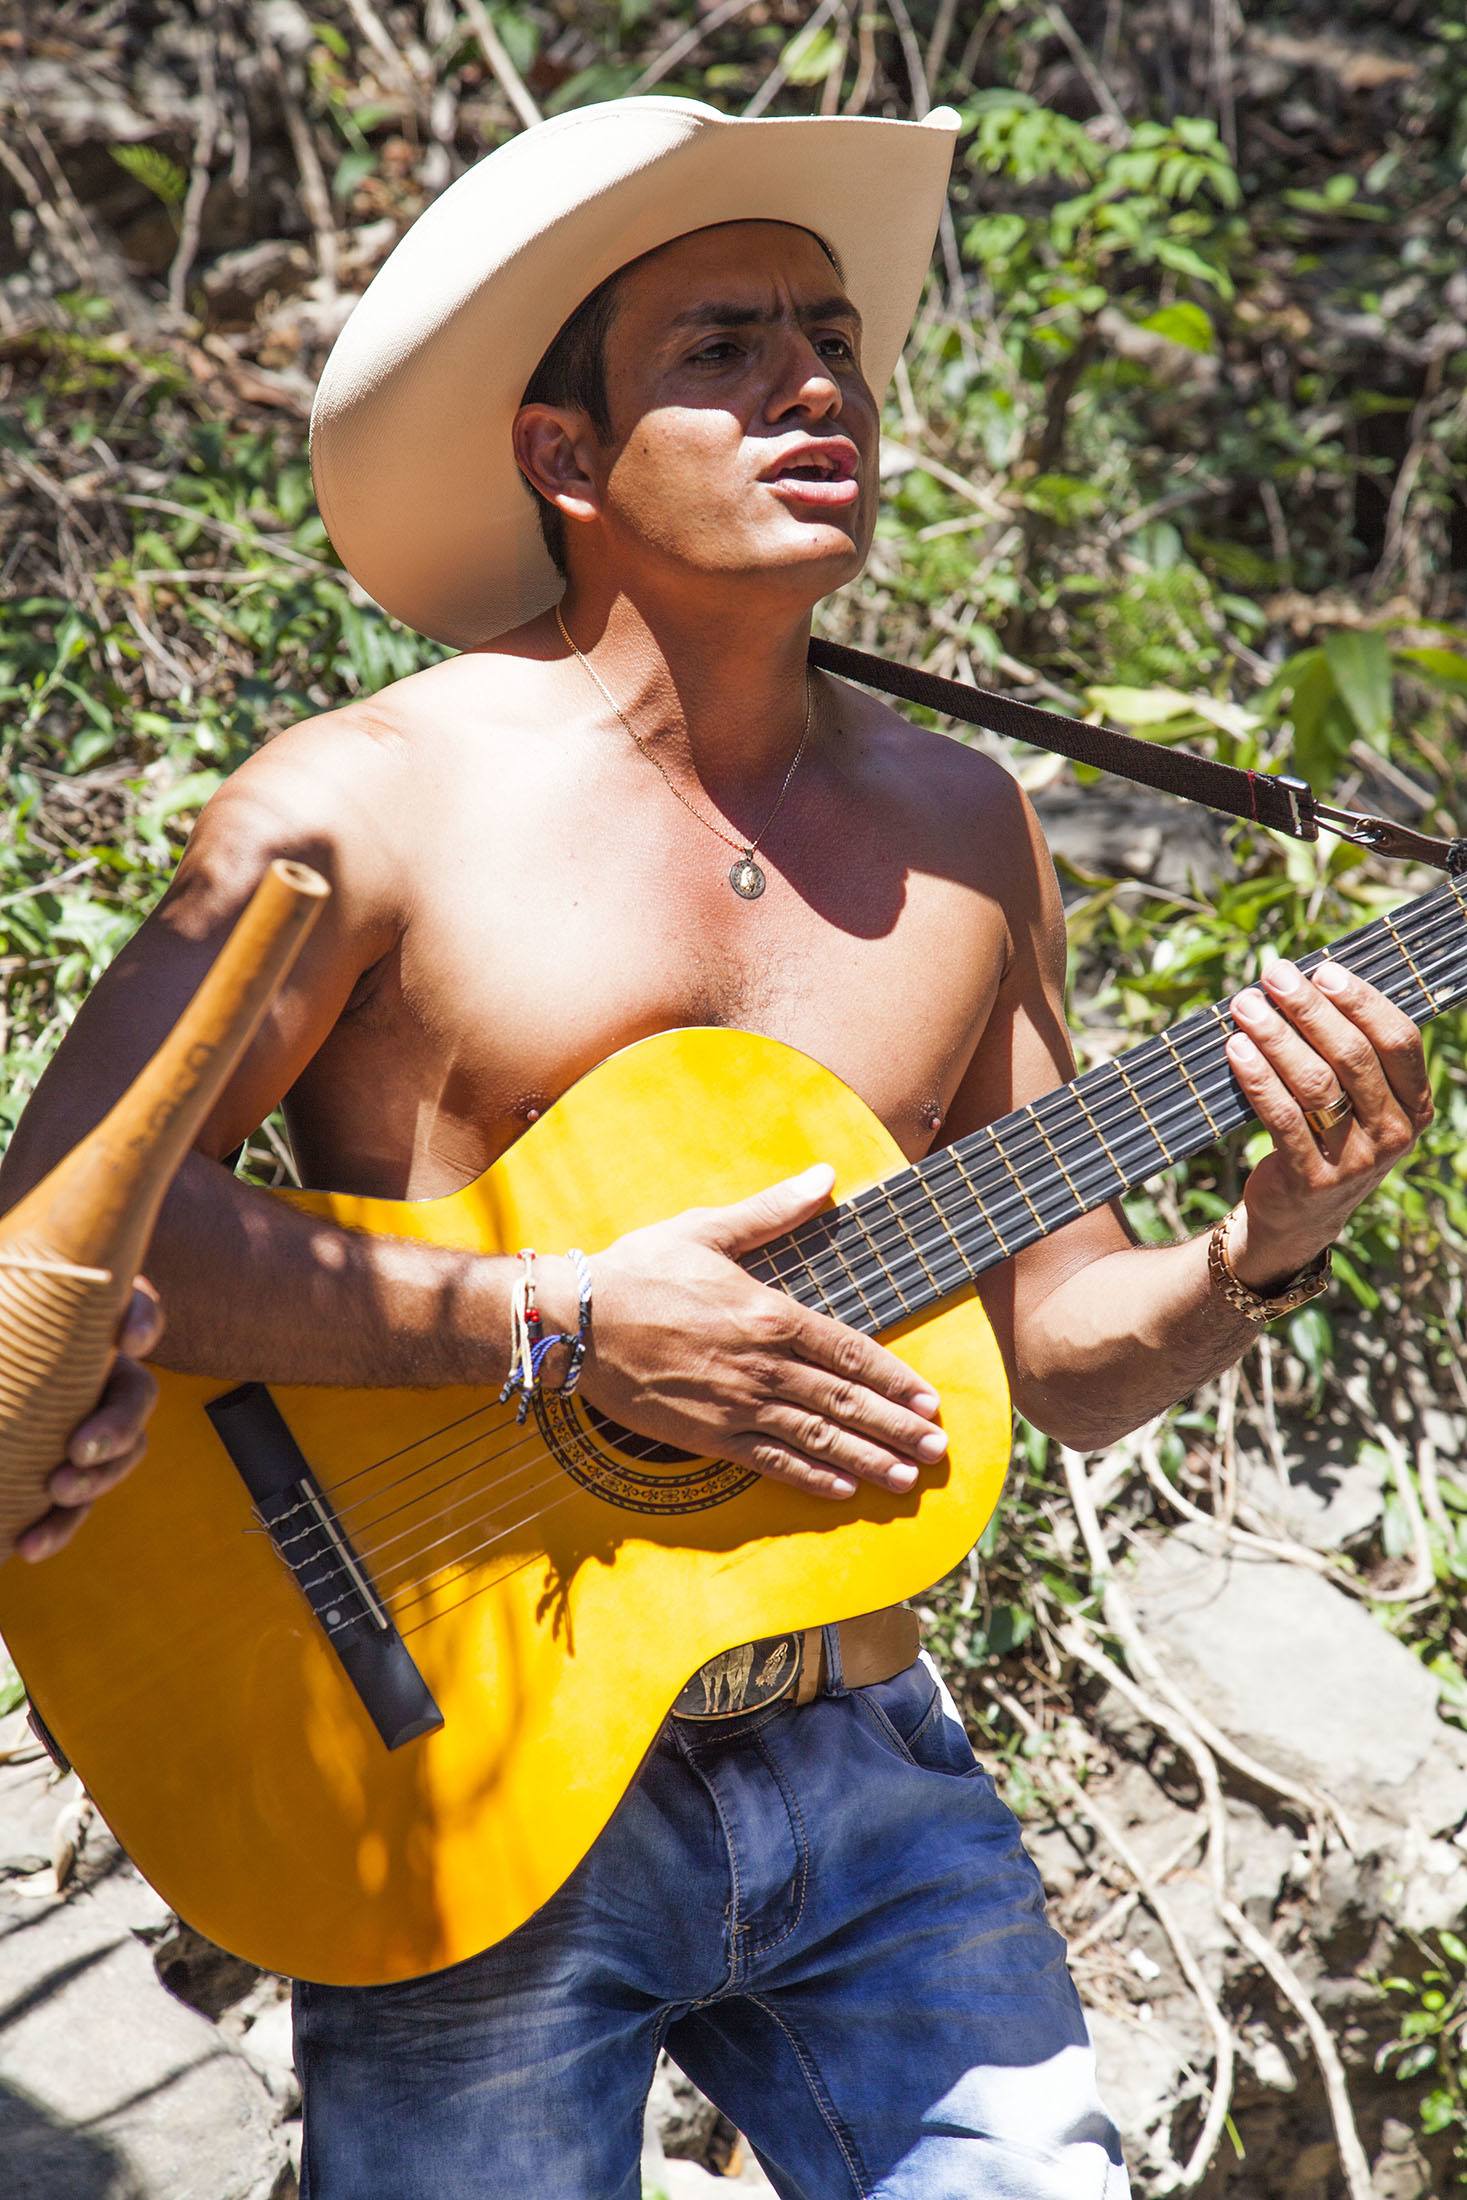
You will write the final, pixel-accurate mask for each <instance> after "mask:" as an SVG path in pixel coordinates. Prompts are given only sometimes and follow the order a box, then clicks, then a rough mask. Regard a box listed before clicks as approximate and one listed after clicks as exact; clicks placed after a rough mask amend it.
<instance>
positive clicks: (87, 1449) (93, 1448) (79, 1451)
mask: <svg viewBox="0 0 1467 2200" xmlns="http://www.w3.org/2000/svg"><path fill="white" fill-rule="evenodd" d="M102 1451H103V1443H102V1439H101V1437H100V1436H88V1437H87V1438H86V1440H85V1441H84V1442H83V1443H80V1444H78V1445H77V1447H76V1463H77V1465H78V1466H79V1467H94V1466H95V1465H96V1464H97V1461H98V1460H99V1459H100V1458H101V1456H102Z"/></svg>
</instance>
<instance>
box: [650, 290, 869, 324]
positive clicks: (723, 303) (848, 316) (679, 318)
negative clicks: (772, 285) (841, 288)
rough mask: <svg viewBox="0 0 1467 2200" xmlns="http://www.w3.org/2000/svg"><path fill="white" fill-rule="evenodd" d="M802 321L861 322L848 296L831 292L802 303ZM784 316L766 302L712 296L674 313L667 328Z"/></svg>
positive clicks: (762, 320) (771, 319)
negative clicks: (741, 301)
mask: <svg viewBox="0 0 1467 2200" xmlns="http://www.w3.org/2000/svg"><path fill="white" fill-rule="evenodd" d="M799 317H800V319H801V320H802V321H854V322H855V324H856V327H857V328H860V326H861V316H860V314H859V313H858V312H857V311H856V309H855V307H854V306H853V305H852V304H851V301H850V299H849V298H843V297H840V296H838V295H835V294H832V295H831V296H830V297H828V298H817V299H816V300H815V302H814V304H813V305H808V306H801V307H800V308H799ZM782 318H783V316H782V315H781V314H780V313H778V312H776V311H775V310H773V309H772V308H771V307H769V306H751V305H742V304H739V303H738V302H737V301H735V300H733V299H719V298H711V299H708V300H706V301H704V302H703V303H702V304H700V305H696V306H688V307H686V308H685V309H684V310H683V312H681V313H676V314H674V315H673V317H672V319H671V320H670V321H669V322H668V324H667V325H668V328H669V330H676V329H687V328H707V327H709V326H710V325H714V326H717V327H719V328H765V327H768V326H770V325H771V324H772V323H773V322H775V321H778V320H781V319H782Z"/></svg>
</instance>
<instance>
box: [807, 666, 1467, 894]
mask: <svg viewBox="0 0 1467 2200" xmlns="http://www.w3.org/2000/svg"><path fill="white" fill-rule="evenodd" d="M810 663H811V664H812V665H814V666H815V667H816V668H817V669H818V670H820V671H824V672H834V673H836V674H838V675H839V676H840V677H841V678H842V679H846V680H857V681H859V682H860V683H861V685H862V686H863V687H873V688H880V689H881V690H882V691H883V692H884V693H885V694H887V695H895V696H898V697H899V698H900V699H901V700H902V701H903V702H905V703H917V704H919V705H920V706H921V707H922V708H923V709H924V710H935V711H940V712H942V714H943V715H944V716H945V717H948V718H957V719H961V721H962V722H963V724H964V725H969V726H983V727H985V728H987V730H988V731H989V732H991V733H999V734H1003V735H1004V736H1005V737H1006V738H1007V739H1009V740H1012V741H1027V742H1028V743H1029V744H1030V746H1031V747H1032V748H1036V749H1050V750H1053V752H1054V753H1055V754H1056V755H1057V756H1068V757H1070V758H1072V759H1073V760H1074V761H1075V762H1076V763H1078V764H1091V765H1093V766H1094V767H1095V769H1096V770H1097V771H1103V772H1114V773H1116V774H1118V776H1119V777H1121V778H1122V779H1131V780H1134V781H1136V783H1137V784H1138V785H1139V786H1143V787H1156V788H1159V789H1160V790H1161V792H1162V793H1163V794H1174V795H1180V796H1181V798H1182V799H1183V800H1184V801H1186V802H1202V803H1205V804H1206V806H1207V807H1208V808H1209V809H1211V810H1223V811H1226V812H1227V813H1228V814H1229V815H1230V816H1232V817H1245V818H1247V819H1248V820H1249V822H1250V823H1252V824H1254V825H1266V826H1267V827H1268V829H1269V830H1270V832H1275V833H1287V834H1288V835H1289V836H1290V838H1291V839H1293V840H1317V839H1318V838H1319V828H1320V826H1321V825H1323V826H1324V828H1325V830H1326V831H1327V832H1332V833H1338V834H1339V836H1340V837H1341V839H1343V840H1353V841H1355V842H1356V843H1357V845H1358V846H1360V847H1362V848H1370V849H1373V850H1374V851H1375V853H1376V854H1377V855H1384V856H1400V857H1404V858H1406V859H1408V860H1409V861H1411V862H1414V863H1433V864H1436V865H1437V866H1438V868H1439V869H1441V870H1444V871H1450V872H1452V873H1454V874H1455V875H1462V874H1464V873H1467V839H1455V840H1444V839H1441V838H1439V837H1438V836H1437V835H1436V834H1433V833H1419V832H1417V831H1415V830H1414V829H1413V828H1412V827H1411V826H1409V825H1398V824H1396V822H1395V821H1394V819H1392V818H1388V817H1373V816H1371V815H1370V814H1369V813H1368V812H1365V811H1360V810H1339V809H1335V808H1334V807H1333V806H1332V805H1331V804H1330V803H1328V802H1321V801H1320V800H1319V798H1318V796H1317V795H1316V794H1315V792H1314V789H1313V788H1312V787H1311V786H1310V784H1309V782H1308V780H1307V779H1296V778H1294V777H1292V776H1291V775H1290V774H1287V773H1284V772H1251V771H1243V770H1240V769H1239V767H1238V766H1237V765H1236V764H1220V763H1218V762H1217V760H1216V759H1215V758H1213V757H1210V756H1197V755H1195V754H1194V753H1193V751H1192V750H1190V749H1178V748H1173V747H1172V746H1171V745H1170V744H1168V745H1166V746H1162V745H1161V744H1160V743H1156V742H1151V741H1141V740H1138V739H1137V737H1136V736H1135V734H1132V733H1117V732H1115V730H1114V729H1113V728H1112V727H1110V726H1088V725H1085V724H1083V723H1082V722H1081V721H1080V720H1079V719H1076V718H1062V717H1061V716H1060V715H1059V713H1058V712H1057V711H1052V710H1041V709H1039V707H1038V706H1037V704H1034V703H1021V702H1020V701H1019V700H1018V698H1017V697H1016V696H1012V695H995V694H992V693H991V692H990V691H989V690H988V689H987V688H980V687H972V686H970V685H969V684H968V682H967V681H966V680H949V679H945V678H943V677H942V676H941V675H939V674H938V673H935V672H919V671H918V670H917V669H916V668H915V667H914V666H911V665H902V664H894V663H893V662H892V661H891V660H890V659H889V658H886V657H876V656H873V655H872V654H871V652H870V651H869V650H865V649H851V648H848V647H847V645H846V644H845V643H843V642H828V641H824V640H821V639H818V638H817V639H815V640H812V641H811V643H810Z"/></svg>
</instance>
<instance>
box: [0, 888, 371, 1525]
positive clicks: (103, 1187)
mask: <svg viewBox="0 0 1467 2200" xmlns="http://www.w3.org/2000/svg"><path fill="white" fill-rule="evenodd" d="M329 893H330V888H329V887H328V886H327V884H326V881H325V880H324V879H323V878H322V877H321V876H320V875H319V873H318V872H315V871H312V870H310V869H309V868H308V867H307V866H306V865H305V864H303V863H292V862H287V861H285V860H283V859H278V860H277V861H275V862H274V863H272V864H271V865H270V868H269V869H268V871H266V873H265V875H264V877H263V878H262V879H261V880H260V883H259V885H258V886H257V887H256V888H255V891H254V894H253V895H252V897H251V899H250V901H249V903H248V904H247V906H246V907H245V909H244V910H243V911H242V912H241V914H240V916H239V918H238V920H237V921H236V923H235V927H234V930H233V931H232V932H231V933H230V935H229V938H228V939H227V940H226V941H225V943H224V945H223V947H222V948H221V949H220V950H219V953H218V955H217V956H216V957H215V959H214V962H213V963H212V965H211V966H210V968H209V970H208V972H207V973H206V975H205V977H204V980H203V983H202V984H201V985H200V987H199V989H198V991H197V992H196V993H195V995H194V997H193V999H192V1000H191V1001H190V1002H189V1004H188V1007H187V1008H186V1009H185V1010H184V1012H183V1014H182V1015H181V1016H180V1018H179V1020H178V1022H177V1024H176V1025H175V1026H174V1028H173V1030H172V1031H171V1032H170V1033H169V1035H168V1037H167V1038H166V1039H165V1040H164V1042H163V1044H162V1046H160V1047H159V1049H158V1051H157V1053H156V1054H155V1055H154V1056H153V1058H152V1060H151V1061H150V1062H148V1064H147V1065H146V1067H145V1068H144V1069H142V1070H141V1071H139V1073H138V1075H137V1076H136V1077H135V1078H134V1080H133V1082H132V1083H131V1084H130V1085H129V1086H128V1088H127V1090H126V1092H125V1093H124V1094H123V1095H122V1097H121V1099H120V1100H118V1101H117V1103H116V1104H115V1106H114V1107H113V1108H112V1109H111V1110H110V1111H109V1112H108V1114H107V1115H105V1116H104V1117H103V1119H102V1121H101V1122H100V1123H99V1124H98V1125H97V1126H96V1129H95V1130H93V1131H91V1132H90V1133H89V1134H88V1136H87V1137H85V1138H84V1139H83V1140H82V1141H81V1143H80V1144H79V1145H78V1146H76V1147H74V1148H73V1149H72V1151H71V1152H70V1153H69V1154H68V1155H67V1156H66V1158H65V1160H63V1161H59V1162H58V1163H57V1165H56V1167H55V1168H54V1169H52V1171H51V1172H50V1174H49V1175H48V1176H46V1177H44V1178H43V1179H42V1181H41V1182H40V1183H39V1184H37V1185H36V1186H35V1187H34V1188H33V1189H32V1190H31V1191H29V1192H28V1193H27V1194H26V1196H25V1198H24V1199H22V1200H21V1201H20V1202H19V1204H18V1205H17V1206H15V1207H13V1208H12V1209H11V1210H10V1212H9V1214H7V1215H5V1216H4V1217H3V1218H0V1560H3V1559H4V1558H5V1557H6V1556H7V1555H8V1553H9V1552H10V1550H11V1548H12V1546H13V1544H14V1542H15V1538H16V1537H17V1535H19V1533H20V1531H21V1530H22V1529H23V1528H25V1527H27V1526H28V1525H29V1523H30V1522H31V1521H32V1520H35V1519H38V1518H39V1517H40V1515H41V1514H42V1513H44V1512H45V1511H46V1510H47V1509H48V1507H49V1504H50V1499H49V1498H48V1496H47V1494H46V1482H47V1479H48V1477H49V1475H50V1474H51V1472H52V1470H53V1469H54V1468H55V1467H57V1466H59V1465H60V1464H61V1461H62V1459H63V1457H64V1456H65V1452H66V1443H67V1438H68V1437H69V1436H70V1434H71V1431H72V1430H73V1429H74V1428H75V1427H76V1425H77V1423H78V1422H79V1421H82V1420H85V1418H86V1416H87V1415H88V1414H89V1413H90V1412H91V1410H92V1408H93V1406H94V1405H95V1404H96V1402H97V1398H98V1396H99V1394H100V1392H101V1390H102V1386H103V1384H104V1383H105V1382H106V1379H107V1375H108V1373H109V1371H110V1369H111V1366H112V1362H113V1359H114V1357H115V1347H116V1332H117V1327H118V1323H119V1322H120V1320H121V1318H122V1314H123V1311H124V1309H125V1308H126V1306H127V1303H128V1300H129V1298H130V1297H131V1293H132V1283H133V1277H134V1275H135V1274H136V1272H137V1270H138V1268H139V1266H140V1265H141V1263H142V1259H143V1255H144V1252H145V1250H146V1247H147V1244H148V1240H149V1238H150V1237H151V1235H152V1231H153V1225H154V1223H155V1222H156V1220H157V1217H158V1209H159V1208H160V1207H161V1206H162V1204H163V1200H164V1197H165V1195H166V1193H167V1190H168V1187H169V1185H170V1183H171V1182H172V1180H173V1176H174V1172H175V1171H176V1170H177V1169H178V1167H179V1165H180V1164H181V1162H182V1161H183V1158H184V1155H185V1154H186V1153H187V1152H188V1149H189V1147H190V1145H191V1144H192V1142H193V1139H194V1136H195V1134H196V1132H197V1131H198V1129H199V1126H200V1124H201V1123H202V1122H203V1120H204V1118H205V1117H206V1116H207V1115H208V1113H209V1110H210V1108H211V1107H212V1106H213V1105H214V1102H215V1101H216V1100H217V1099H218V1097H219V1094H220V1092H221V1091H222V1090H223V1088H224V1085H225V1083H226V1081H227V1080H228V1078H229V1076H230V1073H231V1072H232V1071H233V1069H234V1067H235V1065H236V1063H237V1062H238V1061H239V1058H240V1056H241V1055H242V1054H243V1052H244V1050H245V1048H246V1047H247V1046H248V1044H249V1042H250V1038H251V1036H252V1035H253V1033H254V1031H255V1029H256V1027H257V1026H258V1024H259V1022H260V1019H261V1017H262V1016H263V1015H264V1013H265V1010H266V1008H267V1007H268V1006H269V1004H270V1001H271V998H272V997H273V995H274V993H275V991H276V989H277V988H278V987H279V985H280V984H281V982H282V980H283V979H284V977H285V975H286V973H287V971H288V970H289V969H290V966H291V964H292V963H293V962H294V960H295V958H296V956H297V954H298V953H299V952H300V949H301V946H302V943H303V942H304V940H305V937H306V934H307V932H308V931H309V930H310V928H311V926H312V925H313V924H314V923H315V921H316V919H317V917H318V916H319V915H320V913H321V909H322V907H323V905H324V903H325V900H326V898H327V896H328V894H329Z"/></svg>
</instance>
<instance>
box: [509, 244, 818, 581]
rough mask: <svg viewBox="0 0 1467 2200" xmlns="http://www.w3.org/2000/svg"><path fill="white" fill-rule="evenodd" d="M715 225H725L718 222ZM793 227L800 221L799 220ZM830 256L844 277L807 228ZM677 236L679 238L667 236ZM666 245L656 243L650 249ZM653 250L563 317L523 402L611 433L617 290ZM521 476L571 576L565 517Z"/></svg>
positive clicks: (556, 557)
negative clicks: (610, 349) (609, 344)
mask: <svg viewBox="0 0 1467 2200" xmlns="http://www.w3.org/2000/svg"><path fill="white" fill-rule="evenodd" d="M709 226H710V227H712V228H724V227H726V226H727V225H726V224H725V223H722V222H715V223H711V224H710V225H709ZM791 226H792V227H799V226H801V225H800V224H798V223H794V224H791ZM806 235H807V236H812V237H814V239H815V242H816V243H817V244H818V245H819V247H820V249H821V251H822V252H823V253H824V254H825V257H826V258H827V260H829V262H830V264H831V266H832V267H833V268H834V269H835V272H836V274H837V275H838V276H839V277H840V279H841V281H842V282H844V281H845V279H846V276H845V269H844V268H843V267H842V266H841V264H840V261H839V259H838V258H837V256H836V253H835V251H834V249H833V247H832V246H830V245H828V244H827V243H826V241H825V239H824V238H823V237H822V236H820V235H819V233H818V232H817V231H816V230H813V229H811V230H807V231H806ZM669 241H670V242H676V241H677V240H676V239H672V240H669ZM665 249H666V248H665V247H664V246H662V245H654V246H653V248H652V251H654V252H661V251H664V250H665ZM651 257H652V253H651V252H643V253H640V254H639V255H638V257H637V258H636V259H635V260H628V262H627V264H626V266H625V267H619V268H617V269H616V270H615V271H614V272H613V273H612V274H610V275H608V276H607V277H606V279H605V280H604V282H599V283H598V284H597V285H596V288H595V289H594V290H593V291H592V292H591V293H590V295H589V296H588V297H585V298H583V299H582V300H581V302H580V304H579V305H578V306H577V307H576V310H575V312H574V313H573V314H572V315H571V316H570V319H569V320H568V321H563V322H562V323H561V325H560V327H559V329H558V330H557V331H556V333H555V335H554V336H553V337H552V338H551V340H550V343H549V344H548V346H547V347H546V350H545V352H544V354H543V355H542V357H541V360H540V363H539V365H538V366H537V367H536V369H535V371H534V373H533V374H532V375H531V376H530V379H529V381H528V382H527V383H526V384H525V391H524V395H523V396H522V397H521V399H520V403H521V404H522V405H566V406H571V407H574V408H575V409H577V410H579V411H581V412H583V413H585V414H586V415H587V417H588V418H589V420H590V422H591V425H592V427H593V428H594V429H595V430H596V433H597V435H598V436H599V438H600V439H601V441H602V442H603V443H604V442H605V441H606V438H607V437H608V436H609V435H610V433H611V408H610V406H609V404H608V402H607V397H606V338H607V335H608V333H609V331H610V328H611V324H612V321H613V320H614V319H615V317H616V299H617V292H618V289H619V288H620V285H621V280H622V277H623V276H624V275H629V274H630V273H631V271H632V269H633V268H634V267H639V266H640V265H641V263H642V261H643V260H649V259H651ZM520 479H521V480H522V481H523V482H524V484H525V487H526V489H528V491H529V492H530V495H531V496H532V497H533V498H534V499H535V505H536V514H535V516H536V518H537V519H538V520H539V522H540V533H541V535H542V536H543V537H544V540H545V547H546V549H547V550H548V551H549V552H550V557H551V561H552V563H553V564H554V566H555V570H556V572H557V573H559V575H560V577H561V579H562V580H564V579H566V577H567V569H566V558H565V519H564V516H563V514H562V513H561V512H560V511H559V510H558V509H557V507H556V506H555V505H553V504H552V503H551V502H550V500H549V498H548V497H542V496H541V494H540V492H539V490H538V489H537V488H536V487H535V485H534V483H533V482H532V481H531V480H530V479H529V478H528V476H526V475H524V474H521V476H520Z"/></svg>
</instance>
